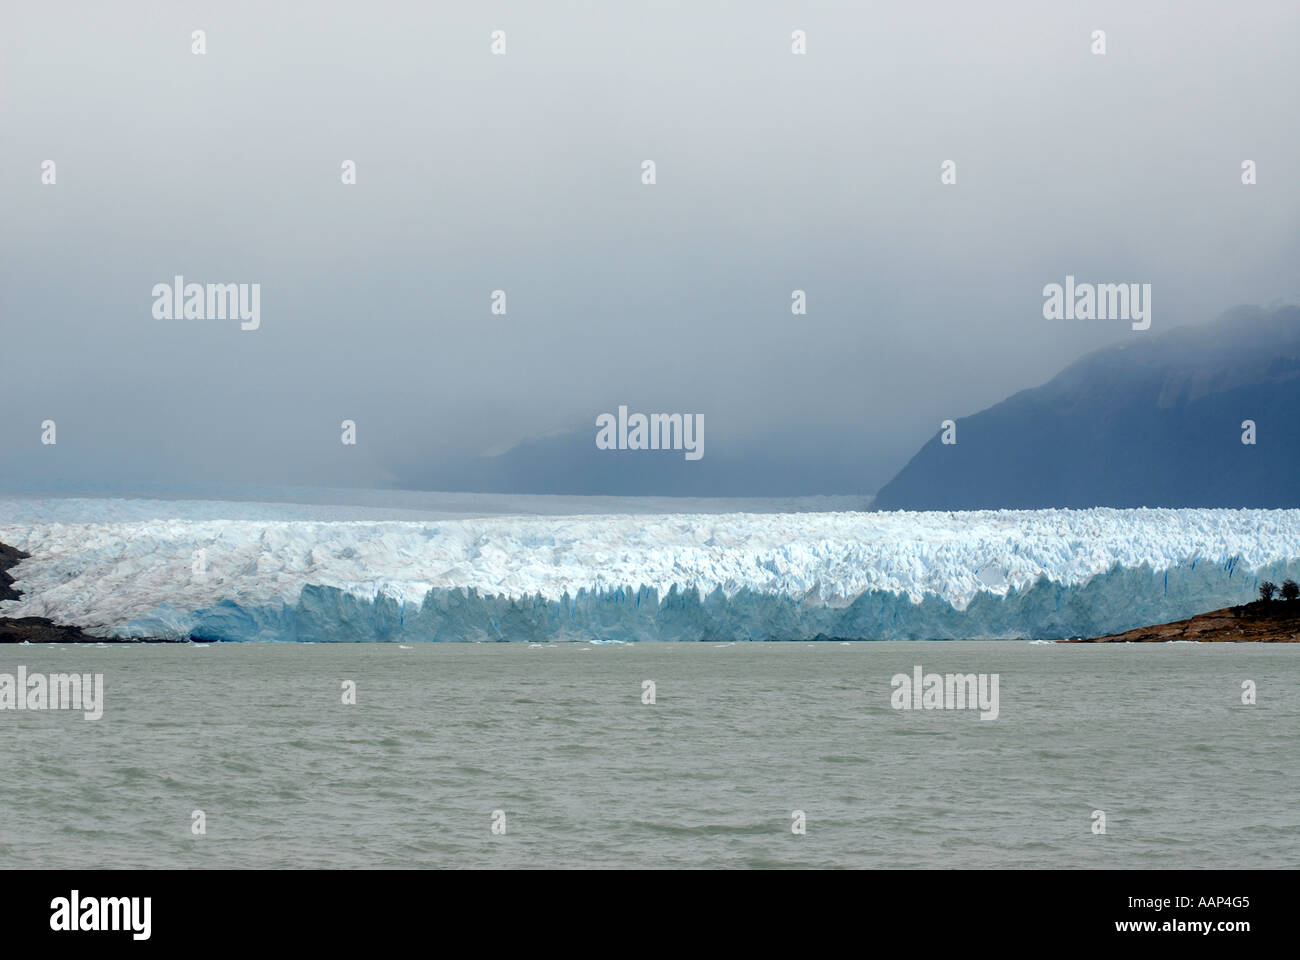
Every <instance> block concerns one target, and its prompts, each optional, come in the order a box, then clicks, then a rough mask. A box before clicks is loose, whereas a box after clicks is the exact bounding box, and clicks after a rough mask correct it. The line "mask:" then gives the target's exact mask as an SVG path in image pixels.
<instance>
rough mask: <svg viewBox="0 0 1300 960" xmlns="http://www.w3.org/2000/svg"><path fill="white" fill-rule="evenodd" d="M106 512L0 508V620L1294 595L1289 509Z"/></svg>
mask: <svg viewBox="0 0 1300 960" xmlns="http://www.w3.org/2000/svg"><path fill="white" fill-rule="evenodd" d="M105 503H106V504H108V503H109V502H107V501H106V502H105ZM103 511H104V515H103V516H84V515H76V514H74V515H73V516H74V519H73V520H68V519H65V518H66V517H67V516H68V512H67V510H66V508H64V509H62V511H61V512H58V513H57V514H55V516H57V517H58V519H48V518H47V516H46V515H45V514H43V513H42V511H41V510H38V509H35V510H34V509H33V508H32V506H31V504H30V503H27V504H23V505H21V507H19V506H17V505H14V504H12V503H6V502H5V501H0V541H3V542H6V543H9V544H12V545H14V546H17V547H20V548H21V549H23V550H26V551H28V552H29V553H31V554H32V555H33V556H32V558H31V559H29V560H25V561H23V562H22V563H21V564H19V565H18V566H17V567H16V568H14V570H13V571H11V572H12V573H13V575H15V577H16V583H15V586H16V587H17V588H18V589H19V590H22V591H24V596H23V597H22V598H21V599H20V600H18V601H10V602H8V603H5V604H0V615H4V616H11V617H16V616H43V617H49V618H51V619H53V620H56V621H58V622H62V623H70V624H75V625H77V626H80V627H82V628H83V629H85V630H87V631H88V632H91V633H96V634H99V635H118V636H170V637H184V636H194V637H201V638H205V639H220V640H249V639H258V640H313V641H357V640H363V641H384V640H404V641H409V640H534V641H536V640H559V639H582V640H590V639H623V640H710V639H727V640H733V639H750V640H769V639H775V640H794V639H804V638H809V637H817V636H825V637H837V638H863V639H928V638H968V639H976V638H986V637H1034V638H1058V637H1065V636H1080V635H1096V634H1103V633H1112V632H1116V631H1119V630H1124V629H1129V628H1131V627H1136V626H1141V625H1144V624H1148V623H1154V622H1161V621H1167V620H1175V619H1179V618H1181V617H1185V616H1190V615H1191V614H1194V613H1199V612H1202V611H1205V610H1209V609H1213V608H1216V607H1221V606H1225V605H1228V604H1232V603H1241V602H1244V601H1246V600H1249V599H1251V598H1252V597H1253V595H1254V592H1255V588H1256V585H1257V584H1258V582H1259V581H1260V580H1261V579H1264V578H1268V579H1273V580H1276V581H1279V582H1280V581H1281V580H1282V579H1285V578H1286V577H1288V576H1291V577H1300V511H1296V510H1113V509H1098V510H1031V511H975V512H962V513H946V512H934V513H914V512H897V513H883V512H882V513H824V514H813V513H801V514H719V515H709V514H696V515H680V514H662V515H602V516H550V517H487V518H477V519H454V520H439V521H427V522H426V521H348V520H337V521H315V520H312V521H305V520H280V519H274V513H275V510H274V508H273V506H268V507H267V508H266V510H265V518H264V519H240V520H222V519H215V518H214V517H218V516H220V512H221V506H220V505H211V506H208V507H205V508H204V509H202V510H197V509H191V510H189V511H188V512H187V515H185V516H179V517H178V516H166V515H160V516H159V518H157V519H147V518H146V519H142V518H141V517H142V516H144V515H147V512H148V511H145V510H142V508H140V507H139V505H138V502H137V503H136V504H135V505H133V506H131V507H130V509H129V510H128V509H126V508H125V507H123V506H121V505H120V502H119V506H117V507H113V506H105V507H103ZM159 512H160V514H161V513H162V512H163V511H161V510H160V511H159ZM249 513H250V510H249V509H248V508H247V506H245V507H244V508H243V509H242V511H241V515H242V516H248V515H249ZM115 514H116V515H115ZM7 517H18V518H19V519H18V521H17V522H11V521H9V520H7V519H6V518H7Z"/></svg>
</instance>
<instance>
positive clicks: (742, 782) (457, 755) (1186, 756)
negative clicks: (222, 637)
mask: <svg viewBox="0 0 1300 960" xmlns="http://www.w3.org/2000/svg"><path fill="white" fill-rule="evenodd" d="M1298 657H1300V648H1297V647H1296V646H1294V645H1291V646H1285V645H1284V646H1275V645H1253V644H1240V645H1234V644H1221V645H1207V644H1200V645H1197V644H1151V645H1129V644H1125V645H1108V646H1092V645H1051V644H1035V643H1026V642H1009V641H1006V642H975V641H969V642H951V643H942V642H913V643H907V642H898V643H852V644H842V643H838V642H824V643H816V644H808V643H759V644H744V643H739V644H734V645H725V646H724V645H715V644H689V645H688V644H628V645H619V644H609V645H593V644H580V643H566V644H547V645H528V644H523V643H500V644H415V645H411V646H410V647H402V646H399V645H397V644H338V645H334V644H328V645H326V644H264V643H233V644H220V645H197V644H177V645H104V646H95V645H90V646H81V645H57V646H39V645H31V646H8V647H5V648H0V673H8V674H15V673H16V671H17V668H18V667H19V666H20V665H22V666H25V667H26V668H27V672H28V674H29V675H30V674H34V673H46V674H49V673H66V672H77V673H102V674H103V677H104V712H103V716H102V718H101V719H99V720H87V719H85V718H84V717H83V716H82V714H81V712H77V711H13V710H4V711H0V758H2V760H3V765H4V774H3V776H0V866H3V867H5V868H20V867H50V868H111V867H185V868H208V867H277V868H315V867H322V868H357V867H360V868H365V867H416V868H472V867H498V868H499V867H523V868H547V867H557V868H578V867H614V868H634V867H650V868H705V867H759V868H780V867H792V868H798V867H870V868H911V867H926V868H944V867H998V868H1001V867H1080V868H1099V867H1125V868H1209V867H1265V868H1294V867H1295V866H1296V865H1297V860H1298V859H1300V858H1298V857H1297V850H1298V848H1300V847H1298V843H1297V837H1298V836H1300V802H1298V801H1297V798H1298V797H1300V739H1297V732H1300V695H1298V694H1297V682H1296V680H1297V676H1298V673H1300V670H1298V664H1300V660H1298V659H1297V658H1298ZM918 665H919V666H921V667H922V668H923V669H924V671H925V672H926V673H930V672H937V673H961V674H967V673H984V674H997V675H998V678H999V687H998V689H999V713H998V717H997V719H995V720H981V719H980V718H979V714H978V712H977V711H975V710H969V709H968V710H961V709H952V710H948V709H940V710H912V711H905V710H898V709H894V708H893V707H892V706H891V693H892V692H893V688H892V687H891V677H893V676H894V675H896V674H900V673H902V674H908V675H911V674H912V672H913V670H914V668H915V667H916V666H918ZM647 680H649V681H653V682H654V685H655V686H654V693H655V702H654V703H653V704H646V703H643V702H642V699H643V684H644V682H645V681H647ZM1247 680H1249V681H1252V682H1253V683H1254V685H1255V687H1256V689H1257V693H1256V696H1257V702H1256V703H1255V704H1253V705H1244V704H1243V703H1242V684H1243V682H1244V681H1247ZM346 681H351V682H352V683H354V684H355V690H356V703H355V704H344V703H343V702H342V701H343V688H344V684H345V682H346ZM195 811H202V812H203V819H204V821H205V826H206V833H204V834H202V835H199V834H196V833H195V832H194V829H193V823H194V817H195ZM794 811H803V816H804V819H805V823H806V833H804V834H802V835H799V834H796V833H794V832H792V824H793V823H794V822H795V821H794ZM1095 811H1102V812H1104V814H1105V820H1106V823H1105V826H1106V832H1105V834H1098V833H1094V830H1093V826H1094V823H1095V822H1097V821H1096V817H1095ZM498 812H499V813H498ZM502 814H503V815H504V826H505V832H504V833H503V834H502V833H494V832H493V824H494V823H497V824H500V823H501V822H502Z"/></svg>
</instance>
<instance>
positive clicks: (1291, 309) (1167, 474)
mask: <svg viewBox="0 0 1300 960" xmlns="http://www.w3.org/2000/svg"><path fill="white" fill-rule="evenodd" d="M954 419H956V443H952V444H944V443H942V442H941V440H942V431H939V432H936V434H935V435H934V436H933V437H931V438H930V440H929V441H928V442H927V443H926V444H925V445H924V446H923V447H922V448H921V449H920V451H919V452H918V453H917V454H916V455H915V456H914V457H913V458H912V459H911V460H910V461H909V462H908V463H907V465H906V466H905V467H904V468H903V469H902V470H901V471H900V472H899V473H898V475H897V476H895V477H894V478H893V480H891V481H890V482H889V483H887V484H886V485H885V486H884V487H883V488H882V489H881V490H880V491H879V493H878V494H877V497H876V500H875V506H876V507H877V508H879V509H882V510H897V509H907V510H974V509H981V508H1037V507H1075V508H1082V507H1096V506H1108V507H1143V506H1145V507H1296V506H1300V307H1296V306H1285V307H1280V308H1277V309H1272V310H1268V309H1264V308H1259V307H1240V308H1237V309H1235V310H1232V311H1230V312H1229V313H1227V314H1225V315H1224V316H1223V317H1221V318H1219V319H1218V320H1216V321H1214V322H1213V323H1210V324H1208V325H1205V326H1201V327H1179V328H1177V329H1174V330H1171V331H1169V332H1168V333H1165V334H1160V335H1157V336H1147V335H1144V334H1140V333H1135V334H1134V335H1133V340H1132V341H1131V342H1129V343H1125V344H1121V345H1118V346H1114V347H1108V348H1105V349H1102V350H1098V351H1096V352H1094V353H1091V354H1089V355H1088V356H1085V357H1084V358H1082V359H1081V360H1079V361H1078V362H1076V363H1073V364H1071V365H1070V366H1069V367H1067V368H1066V369H1065V370H1063V371H1062V372H1061V373H1060V374H1058V375H1057V376H1056V377H1053V378H1052V379H1051V380H1050V381H1048V382H1047V383H1045V384H1043V385H1042V386H1039V387H1035V388H1033V389H1029V390H1022V391H1021V392H1019V393H1017V394H1015V395H1014V396H1011V397H1009V398H1008V399H1006V400H1004V401H1002V402H1001V403H998V404H995V405H994V406H992V407H989V408H988V409H986V410H982V411H980V412H979V413H976V414H973V415H971V416H967V417H959V418H954ZM1247 420H1249V421H1253V422H1254V426H1255V440H1256V442H1255V443H1254V444H1247V443H1243V442H1242V440H1243V433H1245V431H1246V428H1245V427H1243V423H1244V422H1245V421H1247Z"/></svg>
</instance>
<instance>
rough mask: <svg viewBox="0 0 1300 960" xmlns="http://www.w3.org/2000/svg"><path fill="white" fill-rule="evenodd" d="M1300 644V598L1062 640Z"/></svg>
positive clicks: (1064, 641) (1090, 641)
mask: <svg viewBox="0 0 1300 960" xmlns="http://www.w3.org/2000/svg"><path fill="white" fill-rule="evenodd" d="M1174 640H1192V641H1196V642H1198V643H1300V601H1294V600H1291V601H1286V600H1272V601H1269V602H1264V601H1262V600H1256V601H1255V602H1254V603H1247V604H1243V605H1242V606H1240V607H1224V608H1223V609H1222V610H1211V611H1210V612H1209V613H1201V614H1197V615H1196V616H1194V617H1191V618H1190V619H1187V620H1178V621H1176V622H1174V623H1160V624H1156V625H1155V626H1151V627H1138V628H1137V629H1136V630H1127V631H1125V632H1124V633H1114V634H1111V635H1110V636H1106V637H1093V638H1091V639H1086V640H1085V639H1078V640H1061V641H1059V642H1061V643H1169V642H1171V641H1174Z"/></svg>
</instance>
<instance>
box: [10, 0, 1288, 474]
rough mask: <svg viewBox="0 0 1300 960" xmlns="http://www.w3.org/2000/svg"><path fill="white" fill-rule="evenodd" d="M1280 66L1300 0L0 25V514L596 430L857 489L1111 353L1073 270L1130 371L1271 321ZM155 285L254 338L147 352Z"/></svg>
mask: <svg viewBox="0 0 1300 960" xmlns="http://www.w3.org/2000/svg"><path fill="white" fill-rule="evenodd" d="M196 29H202V30H205V31H206V45H207V52H206V54H205V55H202V56H196V55H194V54H193V53H192V52H191V44H192V40H191V34H192V32H193V31H194V30H196ZM796 29H802V30H804V31H806V34H807V50H808V52H807V54H806V55H803V56H796V55H792V53H791V50H790V47H791V32H792V31H793V30H796ZM1098 29H1100V30H1105V31H1106V44H1107V53H1106V54H1105V55H1104V56H1096V55H1094V54H1092V53H1091V51H1090V46H1091V43H1092V41H1091V33H1092V31H1093V30H1098ZM493 30H504V31H505V34H506V44H507V46H506V50H507V53H506V55H505V56H494V55H492V53H491V50H490V43H491V38H490V35H491V32H492V31H493ZM1298 36H1300V5H1297V4H1296V3H1295V2H1293V0H1276V2H1244V3H1235V4H1229V3H1197V2H1182V0H1180V2H1169V3H1157V2H1146V3H1140V4H1135V3H1132V2H1117V3H1069V4H1065V3H1043V2H1040V0H1029V2H996V3H970V2H928V3H927V2H909V3H883V2H882V3H870V4H866V3H859V2H852V3H842V4H831V3H818V4H799V3H758V2H746V3H740V2H736V3H716V2H715V3H710V2H706V0H695V2H689V3H681V4H668V3H661V2H656V3H650V2H641V3H636V4H633V3H592V4H578V3H571V4H564V3H556V2H545V0H533V2H527V3H519V4H506V3H469V2H465V3H437V4H433V3H412V4H395V3H383V2H376V3H347V4H344V3H338V2H310V3H305V2H304V3H292V4H291V3H275V4H272V3H265V2H257V3H237V2H221V3H211V4H203V3H183V4H181V3H174V2H157V3H138V2H122V3H114V4H102V3H42V4H17V3H6V4H5V5H4V7H3V9H2V11H0V71H2V72H0V84H2V86H0V111H2V112H0V257H2V262H0V324H2V331H0V332H2V334H3V336H2V337H0V398H2V399H3V402H4V406H5V411H6V413H5V416H4V417H3V419H2V420H0V482H9V483H13V484H24V485H30V484H31V483H37V484H39V483H40V482H41V478H43V477H49V478H51V482H53V479H54V478H56V477H57V478H62V479H63V480H67V479H68V478H77V477H83V476H85V477H89V476H93V477H94V478H95V479H96V480H97V481H99V482H102V483H105V484H108V485H109V486H112V485H113V484H119V483H120V484H121V485H122V488H123V489H138V488H139V484H140V482H141V481H142V480H148V479H149V478H158V479H159V480H163V479H165V480H167V481H169V482H171V481H175V480H177V479H180V480H184V479H186V478H202V479H204V480H214V479H215V480H231V481H247V482H276V483H279V482H290V483H319V484H323V485H347V484H382V483H384V482H385V481H386V479H387V478H388V476H389V471H390V469H391V467H392V465H393V464H395V463H399V462H405V461H409V460H411V459H412V458H413V456H412V455H413V454H415V455H416V456H419V457H430V456H437V455H440V454H443V453H446V454H455V455H466V454H476V453H481V452H484V451H499V450H500V449H502V448H503V447H505V446H508V445H509V444H511V443H513V442H515V441H517V440H519V439H521V438H525V437H530V436H536V435H539V434H544V433H547V432H550V431H555V430H559V429H565V428H570V427H574V426H581V425H584V424H592V427H591V431H592V435H593V442H594V436H595V428H594V418H595V417H596V415H597V414H599V413H601V412H606V411H614V410H616V409H617V406H618V405H619V404H628V405H629V406H630V407H631V408H632V409H633V410H642V411H646V412H651V411H665V412H683V413H685V412H691V413H702V414H704V416H705V419H706V421H707V424H708V427H707V437H708V447H707V455H709V456H714V455H718V456H721V455H724V454H727V455H737V454H740V453H743V452H744V451H745V450H747V449H762V450H766V451H769V452H770V451H771V450H772V449H773V448H779V447H780V446H781V444H784V443H790V444H792V445H793V444H796V442H797V444H798V446H799V450H800V453H799V455H800V456H801V457H805V458H808V459H809V469H812V470H815V469H816V450H817V449H818V448H819V447H821V448H824V449H833V448H834V449H839V450H844V449H851V450H853V449H856V450H861V451H863V456H864V458H865V461H866V462H867V464H868V465H867V467H866V468H865V469H864V490H868V489H874V488H875V487H876V486H879V485H880V484H881V483H883V482H884V480H887V479H888V477H889V475H890V474H891V473H892V472H893V471H894V470H895V469H896V468H897V467H898V466H900V465H901V463H902V462H903V461H904V460H906V458H907V456H908V455H910V454H911V453H912V452H913V451H914V450H915V449H916V448H917V447H919V446H920V444H921V443H922V442H923V441H924V440H925V439H926V438H927V437H928V436H929V435H931V434H932V433H934V432H935V431H936V430H937V429H938V424H939V421H940V420H942V419H944V418H947V417H959V416H961V415H964V414H968V413H972V412H974V411H976V410H978V409H980V408H982V407H984V406H987V405H989V404H991V403H993V402H996V401H998V400H1000V399H1002V398H1003V397H1005V396H1007V395H1008V394H1010V393H1013V392H1015V391H1017V390H1020V389H1022V388H1025V387H1028V386H1032V385H1036V384H1038V383H1041V382H1042V381H1044V380H1046V379H1047V378H1049V377H1050V376H1052V375H1053V374H1055V373H1056V372H1057V371H1058V370H1059V369H1060V368H1061V367H1062V366H1064V365H1065V364H1067V363H1068V362H1070V361H1072V360H1074V359H1075V358H1077V357H1078V356H1080V355H1081V354H1083V353H1085V352H1087V351H1089V350H1092V349H1095V348H1097V347H1100V346H1103V345H1105V344H1108V343H1112V342H1116V341H1119V340H1123V339H1125V338H1131V337H1137V336H1142V335H1143V334H1140V333H1135V332H1133V331H1132V330H1131V329H1130V326H1129V324H1128V323H1127V322H1126V321H1122V320H1108V321H1048V320H1045V319H1044V318H1043V315H1042V302H1043V297H1042V288H1043V286H1044V285H1045V284H1048V283H1052V282H1057V283H1059V282H1062V281H1063V280H1064V278H1065V275H1066V274H1067V273H1072V274H1074V275H1075V276H1076V277H1078V278H1079V279H1080V280H1091V281H1095V282H1141V283H1150V284H1151V285H1152V300H1153V322H1152V327H1151V330H1150V331H1149V333H1151V334H1155V333H1158V332H1160V331H1161V330H1165V329H1169V328H1170V327H1173V326H1178V325H1182V324H1186V323H1200V322H1204V321H1205V320H1207V319H1209V318H1211V317H1213V316H1214V315H1216V314H1218V313H1220V312H1221V311H1223V310H1224V309H1226V308H1228V307H1230V306H1232V305H1235V304H1238V303H1267V302H1269V301H1272V300H1275V299H1278V298H1284V297H1292V296H1295V295H1296V294H1298V293H1300V289H1298V288H1300V279H1298V274H1297V266H1296V265H1297V263H1300V216H1298V214H1300V186H1298V182H1300V181H1298V178H1297V171H1296V167H1295V163H1296V158H1297V157H1300V123H1298V122H1297V116H1300V66H1298V65H1297V57H1296V39H1297V37H1298ZM1246 159H1250V160H1254V161H1255V162H1256V163H1257V165H1258V181H1259V182H1258V184H1257V185H1255V186H1250V187H1246V186H1243V185H1242V184H1241V162H1242V161H1243V160H1246ZM46 160H54V161H55V163H56V164H57V168H56V169H57V183H56V184H55V185H53V186H50V185H44V184H42V183H41V164H42V162H43V161H46ZM345 160H353V161H355V162H356V167H357V183H356V184H355V185H344V184H342V183H341V182H340V165H341V164H342V162H343V161H345ZM644 160H653V161H655V163H656V165H657V181H658V182H657V183H656V184H655V185H654V186H645V185H643V184H642V182H641V164H642V161H644ZM944 160H954V161H955V162H956V164H957V183H956V184H955V185H952V186H945V185H942V184H941V183H940V165H941V163H942V162H943V161H944ZM176 274H182V275H184V277H185V278H186V280H187V281H195V282H200V283H207V282H222V283H226V282H233V283H252V282H257V283H260V284H261V328H260V329H258V330H256V331H241V330H240V329H239V324H238V322H237V321H228V320H212V319H209V320H159V319H155V318H154V316H153V314H152V305H153V297H152V293H151V291H152V288H153V286H154V284H156V283H160V282H162V283H169V282H170V281H171V278H172V277H173V276H174V275H176ZM495 289H503V290H505V291H506V294H507V298H508V299H507V305H508V312H507V315H505V316H494V315H492V314H491V312H490V309H489V307H490V294H491V292H492V291H493V290H495ZM795 289H802V290H806V291H807V298H808V314H807V316H793V315H792V314H791V311H790V295H791V291H792V290H795ZM46 419H53V420H55V421H56V423H57V439H58V442H57V444H56V446H55V447H53V448H51V447H48V446H44V445H42V444H41V442H40V440H41V422H42V421H43V420H46ZM343 419H353V420H355V421H356V423H357V425H358V443H357V446H356V447H355V448H348V447H344V446H343V445H342V444H340V442H339V436H340V429H339V424H340V421H342V420H343ZM810 451H811V452H810Z"/></svg>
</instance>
